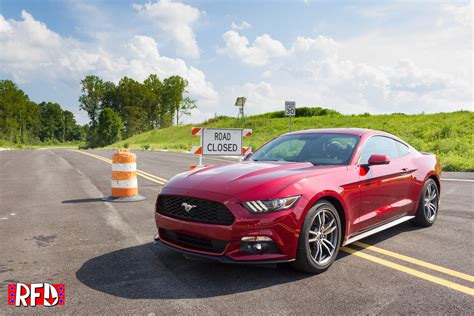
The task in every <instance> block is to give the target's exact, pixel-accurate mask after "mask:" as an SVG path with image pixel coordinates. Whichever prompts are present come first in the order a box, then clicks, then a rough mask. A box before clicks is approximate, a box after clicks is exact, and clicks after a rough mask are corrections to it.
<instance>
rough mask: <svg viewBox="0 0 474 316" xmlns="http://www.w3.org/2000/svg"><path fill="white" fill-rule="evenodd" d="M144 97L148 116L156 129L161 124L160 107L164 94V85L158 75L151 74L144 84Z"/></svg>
mask: <svg viewBox="0 0 474 316" xmlns="http://www.w3.org/2000/svg"><path fill="white" fill-rule="evenodd" d="M143 86H144V88H145V89H144V95H143V102H144V107H145V108H146V112H147V115H148V121H149V123H150V125H151V127H152V128H156V127H158V126H159V123H160V106H161V97H162V95H161V94H162V92H163V83H162V82H161V81H160V79H159V78H158V76H157V75H155V74H151V75H150V76H148V78H147V79H146V80H145V81H144V82H143Z"/></svg>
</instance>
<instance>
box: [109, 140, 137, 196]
mask: <svg viewBox="0 0 474 316" xmlns="http://www.w3.org/2000/svg"><path fill="white" fill-rule="evenodd" d="M111 187H112V192H111V195H110V196H109V197H107V198H104V200H106V201H113V202H133V201H141V200H144V199H145V197H143V196H141V195H139V194H138V181H137V155H135V154H133V153H131V152H130V151H129V150H128V149H119V150H118V151H117V152H116V153H115V154H114V155H113V157H112V181H111Z"/></svg>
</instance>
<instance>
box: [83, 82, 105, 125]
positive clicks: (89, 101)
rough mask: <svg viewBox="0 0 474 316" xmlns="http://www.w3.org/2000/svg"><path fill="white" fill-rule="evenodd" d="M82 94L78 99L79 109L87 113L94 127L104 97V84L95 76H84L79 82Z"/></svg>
mask: <svg viewBox="0 0 474 316" xmlns="http://www.w3.org/2000/svg"><path fill="white" fill-rule="evenodd" d="M81 91H82V94H81V96H80V97H79V108H80V109H81V110H84V111H86V112H87V115H89V118H90V120H91V125H92V126H93V127H94V126H95V125H96V124H97V117H98V115H99V113H100V111H101V108H102V100H103V97H104V83H103V81H102V79H100V78H99V77H97V76H86V77H85V78H84V79H83V80H81Z"/></svg>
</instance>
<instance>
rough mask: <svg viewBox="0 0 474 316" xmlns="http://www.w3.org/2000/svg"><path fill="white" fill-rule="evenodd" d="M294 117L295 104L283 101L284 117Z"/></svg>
mask: <svg viewBox="0 0 474 316" xmlns="http://www.w3.org/2000/svg"><path fill="white" fill-rule="evenodd" d="M295 115H296V102H295V101H285V116H295Z"/></svg>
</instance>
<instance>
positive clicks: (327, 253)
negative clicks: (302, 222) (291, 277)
mask: <svg viewBox="0 0 474 316" xmlns="http://www.w3.org/2000/svg"><path fill="white" fill-rule="evenodd" d="M338 242H339V240H338V231H337V222H336V218H335V217H334V215H333V213H332V212H331V211H330V210H329V209H324V208H323V209H320V210H318V213H317V214H316V216H315V218H314V220H313V224H312V225H311V228H310V230H309V237H308V243H309V249H310V251H311V258H312V259H313V260H314V261H315V262H316V263H317V264H319V265H324V264H326V263H327V262H328V261H329V260H331V258H332V257H333V256H334V252H335V250H336V246H337V243H338Z"/></svg>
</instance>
